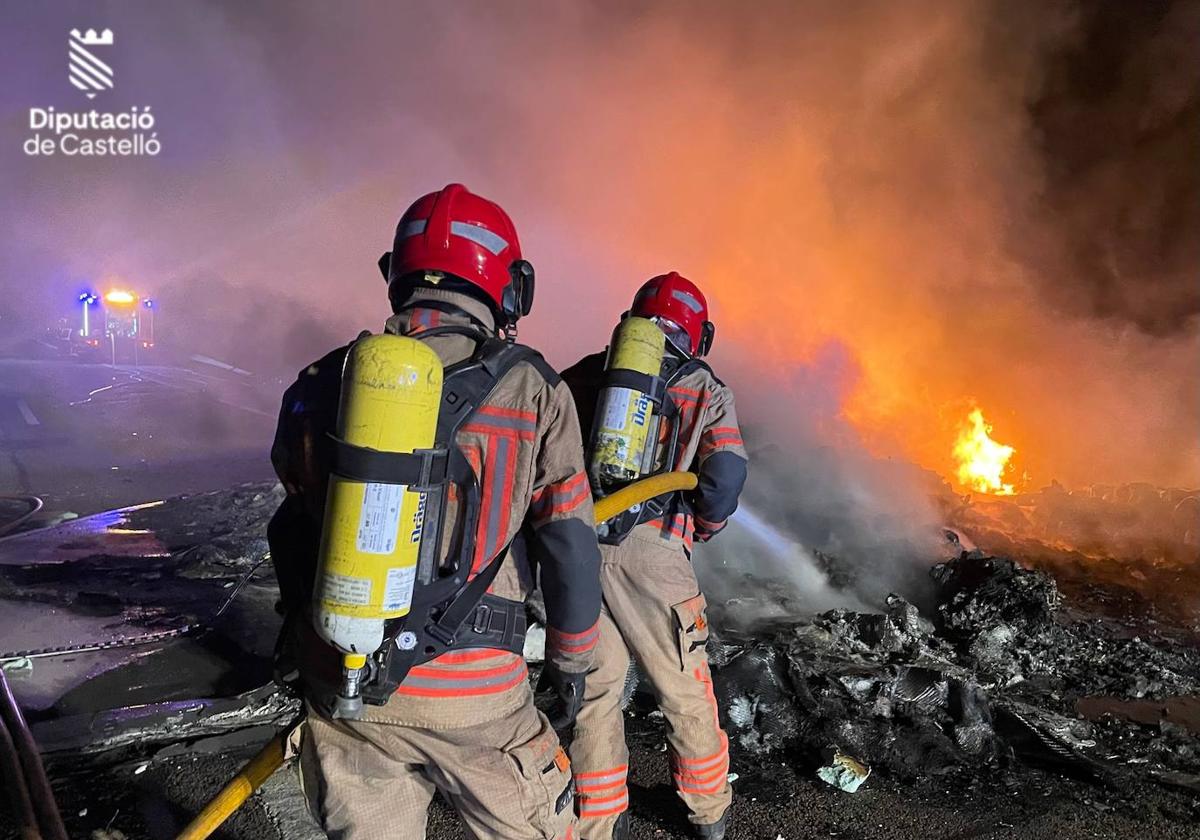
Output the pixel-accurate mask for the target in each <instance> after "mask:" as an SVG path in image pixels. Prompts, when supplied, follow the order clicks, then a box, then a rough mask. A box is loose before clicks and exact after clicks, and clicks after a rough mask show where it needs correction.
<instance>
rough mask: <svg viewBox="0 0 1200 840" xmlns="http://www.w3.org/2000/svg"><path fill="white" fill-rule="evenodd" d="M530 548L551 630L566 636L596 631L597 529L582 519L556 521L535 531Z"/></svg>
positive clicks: (598, 552) (598, 555) (598, 560)
mask: <svg viewBox="0 0 1200 840" xmlns="http://www.w3.org/2000/svg"><path fill="white" fill-rule="evenodd" d="M528 547H529V551H530V553H531V554H532V555H533V558H534V559H535V560H536V561H537V565H538V569H539V575H540V578H541V580H540V584H541V589H542V593H543V595H544V597H545V601H546V618H547V620H548V621H549V624H550V626H551V627H553V628H555V629H556V630H560V631H562V632H564V633H582V632H583V631H585V630H588V629H590V628H591V627H593V626H594V625H595V623H596V619H597V617H598V616H599V615H600V587H599V586H598V585H597V582H598V581H599V577H600V550H599V548H597V546H596V531H595V529H594V528H590V527H588V525H587V524H586V523H584V522H583V521H582V520H580V519H574V518H572V519H557V520H555V521H553V522H548V523H546V524H545V525H542V526H541V527H540V528H538V529H536V531H535V532H534V534H533V539H531V540H530V541H529V544H528Z"/></svg>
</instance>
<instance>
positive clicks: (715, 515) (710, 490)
mask: <svg viewBox="0 0 1200 840" xmlns="http://www.w3.org/2000/svg"><path fill="white" fill-rule="evenodd" d="M699 479H700V481H699V484H698V485H697V486H696V490H695V491H694V493H693V495H692V509H693V510H694V512H695V514H696V516H697V517H699V518H700V519H704V520H707V521H708V522H709V523H712V524H718V523H721V522H724V521H725V520H726V519H728V518H729V517H730V516H732V515H733V512H734V511H735V510H737V506H738V497H739V496H740V495H741V494H742V487H743V486H745V484H746V459H745V458H743V457H742V456H741V455H738V454H737V453H735V452H729V451H724V452H714V453H713V454H712V455H709V456H708V457H707V458H705V459H704V461H703V462H701V464H700V469H699Z"/></svg>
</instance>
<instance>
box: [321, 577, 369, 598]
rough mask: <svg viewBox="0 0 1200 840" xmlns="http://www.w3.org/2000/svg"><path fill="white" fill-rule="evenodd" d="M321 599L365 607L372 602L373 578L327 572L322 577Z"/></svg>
mask: <svg viewBox="0 0 1200 840" xmlns="http://www.w3.org/2000/svg"><path fill="white" fill-rule="evenodd" d="M321 600H322V601H324V602H325V603H327V604H334V605H336V604H352V605H354V606H356V607H365V606H367V605H368V604H370V603H371V579H370V578H360V577H350V576H349V575H339V574H335V573H332V572H326V573H325V574H324V575H323V576H322V577H321Z"/></svg>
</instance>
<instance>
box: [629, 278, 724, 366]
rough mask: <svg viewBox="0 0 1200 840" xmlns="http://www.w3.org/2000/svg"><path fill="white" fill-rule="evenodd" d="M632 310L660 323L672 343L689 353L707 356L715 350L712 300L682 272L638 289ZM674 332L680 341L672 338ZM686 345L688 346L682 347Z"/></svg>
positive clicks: (651, 280)
mask: <svg viewBox="0 0 1200 840" xmlns="http://www.w3.org/2000/svg"><path fill="white" fill-rule="evenodd" d="M629 311H630V314H633V315H637V316H639V317H641V318H650V319H653V320H655V321H657V322H658V325H659V326H660V327H662V328H663V332H665V333H666V334H667V337H668V338H672V343H673V344H675V345H676V346H677V347H679V349H680V350H682V351H684V352H685V353H688V354H690V355H693V356H703V355H705V354H707V353H708V351H709V350H710V349H711V348H712V341H713V333H714V332H715V330H714V328H713V324H712V321H710V320H708V301H706V300H705V299H704V293H703V292H701V291H700V289H699V288H698V287H697V286H696V284H695V283H693V282H692V281H691V280H688V279H687V278H686V277H681V276H680V275H679V273H678V272H675V271H672V272H671V273H670V274H660V275H658V276H657V277H651V278H650V279H649V280H647V281H646V282H645V283H644V284H643V285H642V288H640V289H638V293H637V295H635V296H634V298H633V306H632V308H631V309H630V310H629ZM664 322H665V323H664ZM672 332H675V333H676V334H677V336H678V338H675V337H672V335H671V334H672ZM684 343H686V344H687V346H686V347H684V346H681V344H684Z"/></svg>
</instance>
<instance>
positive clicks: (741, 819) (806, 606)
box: [0, 484, 1200, 840]
mask: <svg viewBox="0 0 1200 840" xmlns="http://www.w3.org/2000/svg"><path fill="white" fill-rule="evenodd" d="M278 498H279V491H278V489H277V488H274V487H272V486H270V485H265V484H264V485H247V486H242V487H239V488H237V489H235V490H233V491H228V492H220V493H212V494H204V495H200V496H193V497H189V498H184V499H179V500H172V501H169V502H167V503H165V504H163V505H158V506H155V507H151V508H145V509H141V510H137V511H131V512H128V513H126V514H123V515H121V516H116V517H113V516H109V518H108V520H106V523H107V524H105V523H99V522H94V521H92V520H88V519H83V520H78V521H77V522H74V523H69V524H68V525H66V526H59V528H58V529H47V530H43V531H38V532H33V533H30V534H26V535H20V536H18V537H15V538H10V539H8V540H4V541H0V563H2V565H0V596H2V597H3V598H4V599H6V601H8V602H9V603H10V604H26V605H28V604H29V603H30V602H34V603H36V604H37V605H38V606H39V609H41V610H42V611H43V612H48V613H53V614H54V615H55V616H56V621H58V622H59V624H60V627H64V628H66V627H69V632H67V631H64V632H65V633H66V635H67V636H68V637H69V638H62V639H58V640H57V641H58V642H59V643H60V644H62V645H63V646H64V647H69V646H71V645H73V644H80V643H81V642H82V641H85V640H86V639H88V638H91V637H94V636H95V635H96V634H97V633H98V632H102V633H104V634H106V635H105V636H104V638H105V639H107V640H108V641H109V642H111V643H113V644H112V645H111V646H109V647H106V648H105V649H103V650H98V651H87V652H80V653H66V654H60V655H51V656H45V657H41V658H39V657H37V656H34V657H32V658H31V659H30V660H29V663H28V666H27V667H26V666H24V663H18V662H15V661H14V662H12V663H10V665H9V666H8V670H9V675H10V678H11V679H12V681H13V683H14V688H15V690H16V691H17V692H18V694H22V695H24V698H25V699H23V701H22V702H25V703H27V704H30V705H31V706H32V712H31V717H32V718H33V721H34V730H35V736H36V737H38V739H39V741H40V742H41V743H42V746H43V749H44V750H46V752H47V756H48V760H49V767H50V771H51V774H52V775H53V777H54V780H55V787H56V791H57V793H58V795H59V798H60V802H61V805H62V810H63V813H64V816H65V818H66V819H67V822H68V826H69V830H70V833H71V835H72V836H81V837H86V836H89V834H91V833H92V832H94V831H105V830H107V831H108V832H110V833H109V834H107V835H104V834H100V835H96V836H97V837H110V838H116V837H119V836H121V835H124V836H125V837H129V838H135V837H146V838H160V837H171V836H173V835H174V834H175V833H176V832H177V831H178V830H179V828H181V827H182V825H184V824H185V823H186V821H187V819H188V818H189V817H190V816H191V815H192V814H194V813H195V812H196V811H197V810H198V808H199V807H200V806H201V805H202V804H203V802H204V801H205V800H206V799H207V798H208V797H210V796H211V795H212V794H213V793H215V791H216V790H217V789H218V788H219V787H220V785H221V784H222V783H223V782H224V781H225V780H226V779H227V778H228V777H229V776H231V775H232V773H233V772H234V771H235V770H236V768H237V766H238V764H239V763H240V762H241V761H243V760H245V758H247V757H248V756H249V755H251V754H253V752H254V751H255V750H256V749H257V747H258V745H260V744H261V743H263V742H264V741H265V740H266V739H267V738H268V737H269V735H270V734H271V733H273V732H274V731H275V730H276V728H277V727H279V726H282V725H284V724H285V723H286V722H287V721H289V720H290V719H291V718H292V717H293V716H294V715H295V714H296V711H297V708H296V704H295V702H294V701H293V700H291V699H290V698H287V697H284V696H281V695H279V694H277V693H275V692H274V691H273V689H272V687H271V686H270V684H269V679H268V678H266V677H265V676H264V675H265V674H267V673H269V667H268V663H269V651H270V647H271V644H272V643H273V640H274V632H275V629H276V628H277V626H278V617H277V615H276V614H275V611H274V590H273V580H272V577H271V572H270V564H262V563H260V562H259V561H260V560H261V559H262V554H263V551H264V548H265V546H264V544H263V542H262V534H263V531H262V529H263V527H265V522H266V518H267V517H268V516H269V515H270V512H271V511H272V510H273V507H274V505H275V504H277V502H278ZM1089 498H1091V497H1089ZM752 501H753V500H752ZM1102 501H1103V500H1102ZM1059 503H1060V504H1061V503H1063V502H1062V500H1059ZM1110 503H1111V504H1118V503H1119V504H1125V503H1126V502H1125V501H1124V500H1120V499H1115V500H1114V501H1112V502H1110ZM1007 504H1009V505H1010V506H1011V507H1012V509H1013V510H1016V511H1017V512H1018V513H1021V515H1022V516H1025V517H1026V518H1027V519H1030V518H1031V517H1030V516H1029V510H1030V505H1029V503H1028V502H1024V503H1022V504H1018V502H1017V501H1016V500H1014V501H1012V502H1010V503H1007ZM1088 504H1089V505H1091V504H1092V503H1091V502H1088ZM969 513H970V515H973V516H975V517H976V519H977V521H976V522H975V523H974V524H975V525H976V529H975V531H974V532H971V535H972V536H974V537H975V539H976V541H977V542H979V543H980V545H983V546H986V548H988V549H991V548H992V546H991V545H990V544H989V543H988V542H987V541H986V539H980V537H979V536H977V533H982V534H984V535H985V537H986V534H987V529H985V528H983V527H980V523H981V522H983V518H984V517H985V516H986V518H987V521H988V522H992V523H993V524H994V523H995V521H996V518H997V516H998V514H997V512H996V510H991V509H989V510H987V511H982V512H981V511H980V510H979V509H977V508H971V509H970V511H969ZM959 519H960V521H969V516H967V515H963V516H960V518H959ZM742 527H745V525H743V526H742ZM71 529H73V530H71ZM996 533H1004V534H1006V535H1007V539H1008V540H1009V543H1008V545H1009V546H1010V547H1011V546H1013V545H1017V544H1018V542H1020V544H1021V545H1023V546H1024V548H1025V550H1026V555H1027V556H1016V557H1014V558H1006V557H1002V556H996V555H995V554H993V553H992V552H991V551H988V550H983V549H979V548H972V547H971V546H970V545H969V544H958V543H955V542H953V541H949V542H942V543H940V544H939V545H936V546H934V547H933V548H931V549H930V550H929V554H928V556H926V557H925V559H924V561H923V562H921V561H920V559H919V558H913V557H910V565H909V567H908V568H907V569H906V571H905V573H904V575H902V576H901V577H900V579H903V580H905V581H907V584H906V587H907V588H905V590H904V591H905V594H906V595H907V596H908V598H907V599H906V598H905V597H901V596H900V595H898V594H894V593H888V592H884V591H882V590H881V589H880V582H879V579H878V577H877V576H872V575H868V574H867V571H868V570H867V569H866V568H865V567H864V565H863V564H862V562H861V556H862V547H861V546H856V547H851V548H848V549H847V554H848V555H854V556H856V557H857V558H859V559H857V560H856V561H855V562H842V561H841V560H840V559H839V557H838V556H837V555H836V554H834V553H824V552H816V551H809V552H806V554H805V556H806V557H808V558H810V559H812V560H814V562H816V572H811V570H810V572H806V573H805V574H806V575H808V574H810V573H812V574H817V575H818V576H819V577H820V578H821V580H822V581H823V583H822V585H823V586H824V587H825V588H826V589H825V590H823V591H822V593H821V597H825V596H827V595H829V594H830V593H833V594H835V595H837V596H838V597H837V598H836V599H835V603H842V604H846V605H853V608H850V607H848V606H842V607H839V608H835V609H819V610H818V609H814V606H813V605H814V595H813V591H812V588H811V587H807V586H802V585H800V583H798V581H804V580H807V578H806V577H805V576H804V575H801V576H796V575H773V574H763V573H762V572H761V571H745V570H743V569H740V568H737V569H732V570H731V569H730V568H729V559H728V557H726V558H725V561H724V562H725V566H724V567H722V568H721V569H719V570H717V571H718V572H719V574H718V578H719V579H716V578H714V579H713V580H711V581H709V582H711V583H712V584H713V585H712V586H711V591H712V593H713V594H712V596H711V597H710V599H709V600H710V612H711V625H712V627H713V631H712V636H711V638H710V642H709V647H710V655H711V658H712V661H713V669H714V684H715V690H716V692H717V695H718V700H719V701H720V705H721V709H722V716H723V718H724V720H723V723H724V725H725V726H726V728H727V731H728V732H729V735H730V740H731V745H732V754H733V761H732V772H733V773H735V774H736V779H735V781H734V782H733V786H734V790H735V794H736V798H735V804H734V811H733V815H732V821H731V827H730V833H729V835H728V836H729V837H730V838H767V840H772V839H773V838H776V839H777V838H780V837H782V838H789V839H790V838H804V837H842V838H902V837H930V838H974V837H989V838H992V837H994V838H1005V837H1013V838H1016V837H1046V838H1051V837H1053V838H1056V840H1057V838H1062V837H1113V838H1118V837H1119V838H1126V837H1129V836H1143V837H1156V838H1158V837H1164V838H1171V837H1179V838H1185V837H1195V836H1197V829H1196V825H1197V824H1200V651H1198V648H1197V637H1198V635H1200V634H1198V632H1197V630H1198V627H1197V612H1196V601H1195V600H1194V599H1193V597H1192V594H1191V593H1194V591H1195V589H1194V587H1195V585H1196V580H1195V579H1196V576H1197V574H1198V572H1197V568H1198V567H1197V564H1196V558H1195V554H1194V547H1193V548H1192V551H1193V553H1192V554H1191V555H1189V554H1188V548H1187V547H1188V532H1187V531H1186V529H1185V531H1184V532H1182V535H1181V536H1180V532H1178V531H1172V532H1171V534H1173V535H1175V536H1172V539H1174V540H1175V542H1173V543H1172V546H1177V547H1178V550H1175V549H1173V550H1172V552H1169V553H1168V552H1160V555H1161V556H1160V559H1159V560H1158V561H1157V562H1150V561H1148V560H1146V558H1145V557H1144V556H1143V557H1141V558H1139V559H1138V560H1137V562H1133V561H1129V562H1125V561H1122V560H1121V559H1120V558H1117V557H1108V558H1107V559H1105V560H1103V561H1101V560H1098V559H1097V558H1095V557H1093V556H1092V555H1091V554H1089V553H1085V552H1083V551H1080V550H1078V549H1077V548H1070V549H1067V548H1063V547H1062V545H1054V544H1051V543H1050V542H1048V541H1045V540H1041V539H1038V537H1037V535H1031V534H1029V533H1027V532H1021V531H1020V529H1018V528H1015V527H1011V526H1010V527H1008V529H1007V530H1005V531H1000V530H997V531H996ZM1014 534H1016V535H1017V536H1013V535H1014ZM776 536H778V535H776ZM785 536H786V534H785ZM949 538H950V539H956V538H957V537H956V535H955V534H954V533H953V532H950V534H949ZM963 539H964V542H965V539H966V538H965V537H964V538H963ZM734 543H735V544H736V540H735V541H734ZM776 548H778V546H776V545H775V544H774V543H772V542H771V541H769V540H768V541H767V542H766V543H764V545H763V546H760V549H759V550H760V551H773V550H775V549H776ZM788 562H792V561H791V560H788ZM697 564H698V565H699V566H701V567H703V566H705V565H708V564H713V565H716V564H715V557H714V556H709V557H707V558H706V557H705V555H704V553H703V552H700V553H699V554H698V556H697ZM1098 564H1100V565H1098ZM1120 569H1125V570H1126V572H1130V571H1137V572H1139V576H1133V575H1129V574H1126V575H1125V576H1122V575H1121V574H1119V572H1118V570H1120ZM702 570H703V569H702ZM713 571H714V569H709V572H713ZM706 576H707V575H706ZM864 579H865V580H867V583H865V584H864ZM1172 582H1173V583H1172ZM231 594H234V595H235V597H233V598H232V599H231V598H230V595H231ZM6 612H9V611H7V610H6ZM10 614H12V613H10ZM89 621H90V622H91V623H88V622H89ZM8 624H11V622H8ZM164 630H166V631H171V632H172V633H173V635H170V636H168V637H165V638H164V639H162V640H161V641H160V642H153V641H151V642H144V643H137V640H138V639H139V638H141V637H144V636H145V635H146V634H149V633H156V632H161V631H164ZM174 631H179V632H174ZM13 633H14V628H13V627H11V626H7V624H6V626H5V628H4V632H3V634H0V636H2V637H4V638H6V639H9V638H14V636H13ZM42 635H45V634H42ZM51 635H53V634H51ZM122 640H124V642H130V643H129V644H127V645H126V644H123V642H122ZM11 652H13V651H10V650H8V649H7V648H6V650H5V651H3V653H11ZM47 683H51V684H52V686H48V685H47ZM51 687H52V688H53V689H54V690H50V688H51ZM630 687H631V697H630V703H629V707H628V710H627V711H628V729H629V740H630V747H631V754H632V755H631V776H630V786H631V791H632V801H633V805H632V808H633V818H634V819H633V825H634V836H635V837H639V838H672V837H685V836H687V835H686V825H685V822H684V817H683V814H682V812H681V809H680V807H679V806H678V804H677V803H676V799H675V796H674V794H673V792H672V791H671V789H670V786H669V779H670V775H669V772H668V769H667V757H666V752H665V742H664V739H663V733H664V727H665V723H664V721H663V719H662V718H661V716H660V715H659V714H658V713H657V712H655V711H654V706H653V698H651V697H649V696H648V695H646V694H645V693H643V691H642V690H641V688H640V687H639V685H638V681H637V679H636V674H633V675H632V678H631V681H630ZM51 695H55V696H54V697H52V696H51ZM64 698H66V699H64ZM198 698H199V699H198ZM130 706H133V707H135V708H134V709H133V710H130V709H128V708H125V707H130ZM114 710H115V711H114ZM868 769H869V775H868V776H867V777H866V779H865V781H863V782H862V783H861V787H859V788H858V790H857V792H855V793H848V792H845V791H844V790H842V789H841V788H840V787H839V786H838V784H839V783H840V784H842V785H845V786H853V783H854V782H855V781H856V780H858V779H859V778H860V777H861V776H862V775H863V774H864V773H866V772H867V770H868ZM822 775H824V776H826V777H828V779H829V780H830V781H824V780H822V778H821V776H822ZM830 782H833V783H832V784H831V783H830ZM0 819H2V822H0V824H3V825H10V824H11V818H9V816H8V815H7V814H0ZM118 831H119V832H120V833H121V835H118V834H116V833H115V832H118ZM4 836H13V837H15V836H16V834H15V830H13V831H10V832H9V833H8V834H6V835H4ZM218 836H224V837H227V838H251V837H254V838H260V837H288V838H302V837H319V836H320V834H319V832H318V831H317V830H316V828H315V826H314V825H313V823H312V821H311V820H310V819H309V817H308V815H307V813H306V811H305V808H304V804H303V800H302V798H301V796H300V794H299V790H298V787H297V784H296V781H295V775H294V773H293V772H290V771H287V770H284V771H280V772H279V773H277V774H276V776H275V777H274V778H273V779H272V780H271V781H270V782H269V783H268V784H267V785H266V787H265V788H264V789H263V791H261V792H260V793H259V794H257V795H255V797H254V798H253V799H252V800H251V801H250V802H249V803H248V804H247V805H246V806H245V807H243V808H242V810H241V811H239V812H238V813H237V814H236V815H235V817H234V818H233V819H232V820H231V821H230V822H229V823H228V824H227V826H226V827H225V828H224V829H223V830H222V832H221V834H220V835H218ZM429 836H430V837H432V838H442V839H443V840H449V838H458V837H462V836H463V835H462V833H461V830H460V829H459V828H458V826H457V825H456V821H455V818H454V816H453V814H452V813H450V812H449V811H448V810H447V809H446V808H445V807H444V806H442V805H440V804H435V807H434V809H433V812H432V815H431V823H430V832H429Z"/></svg>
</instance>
